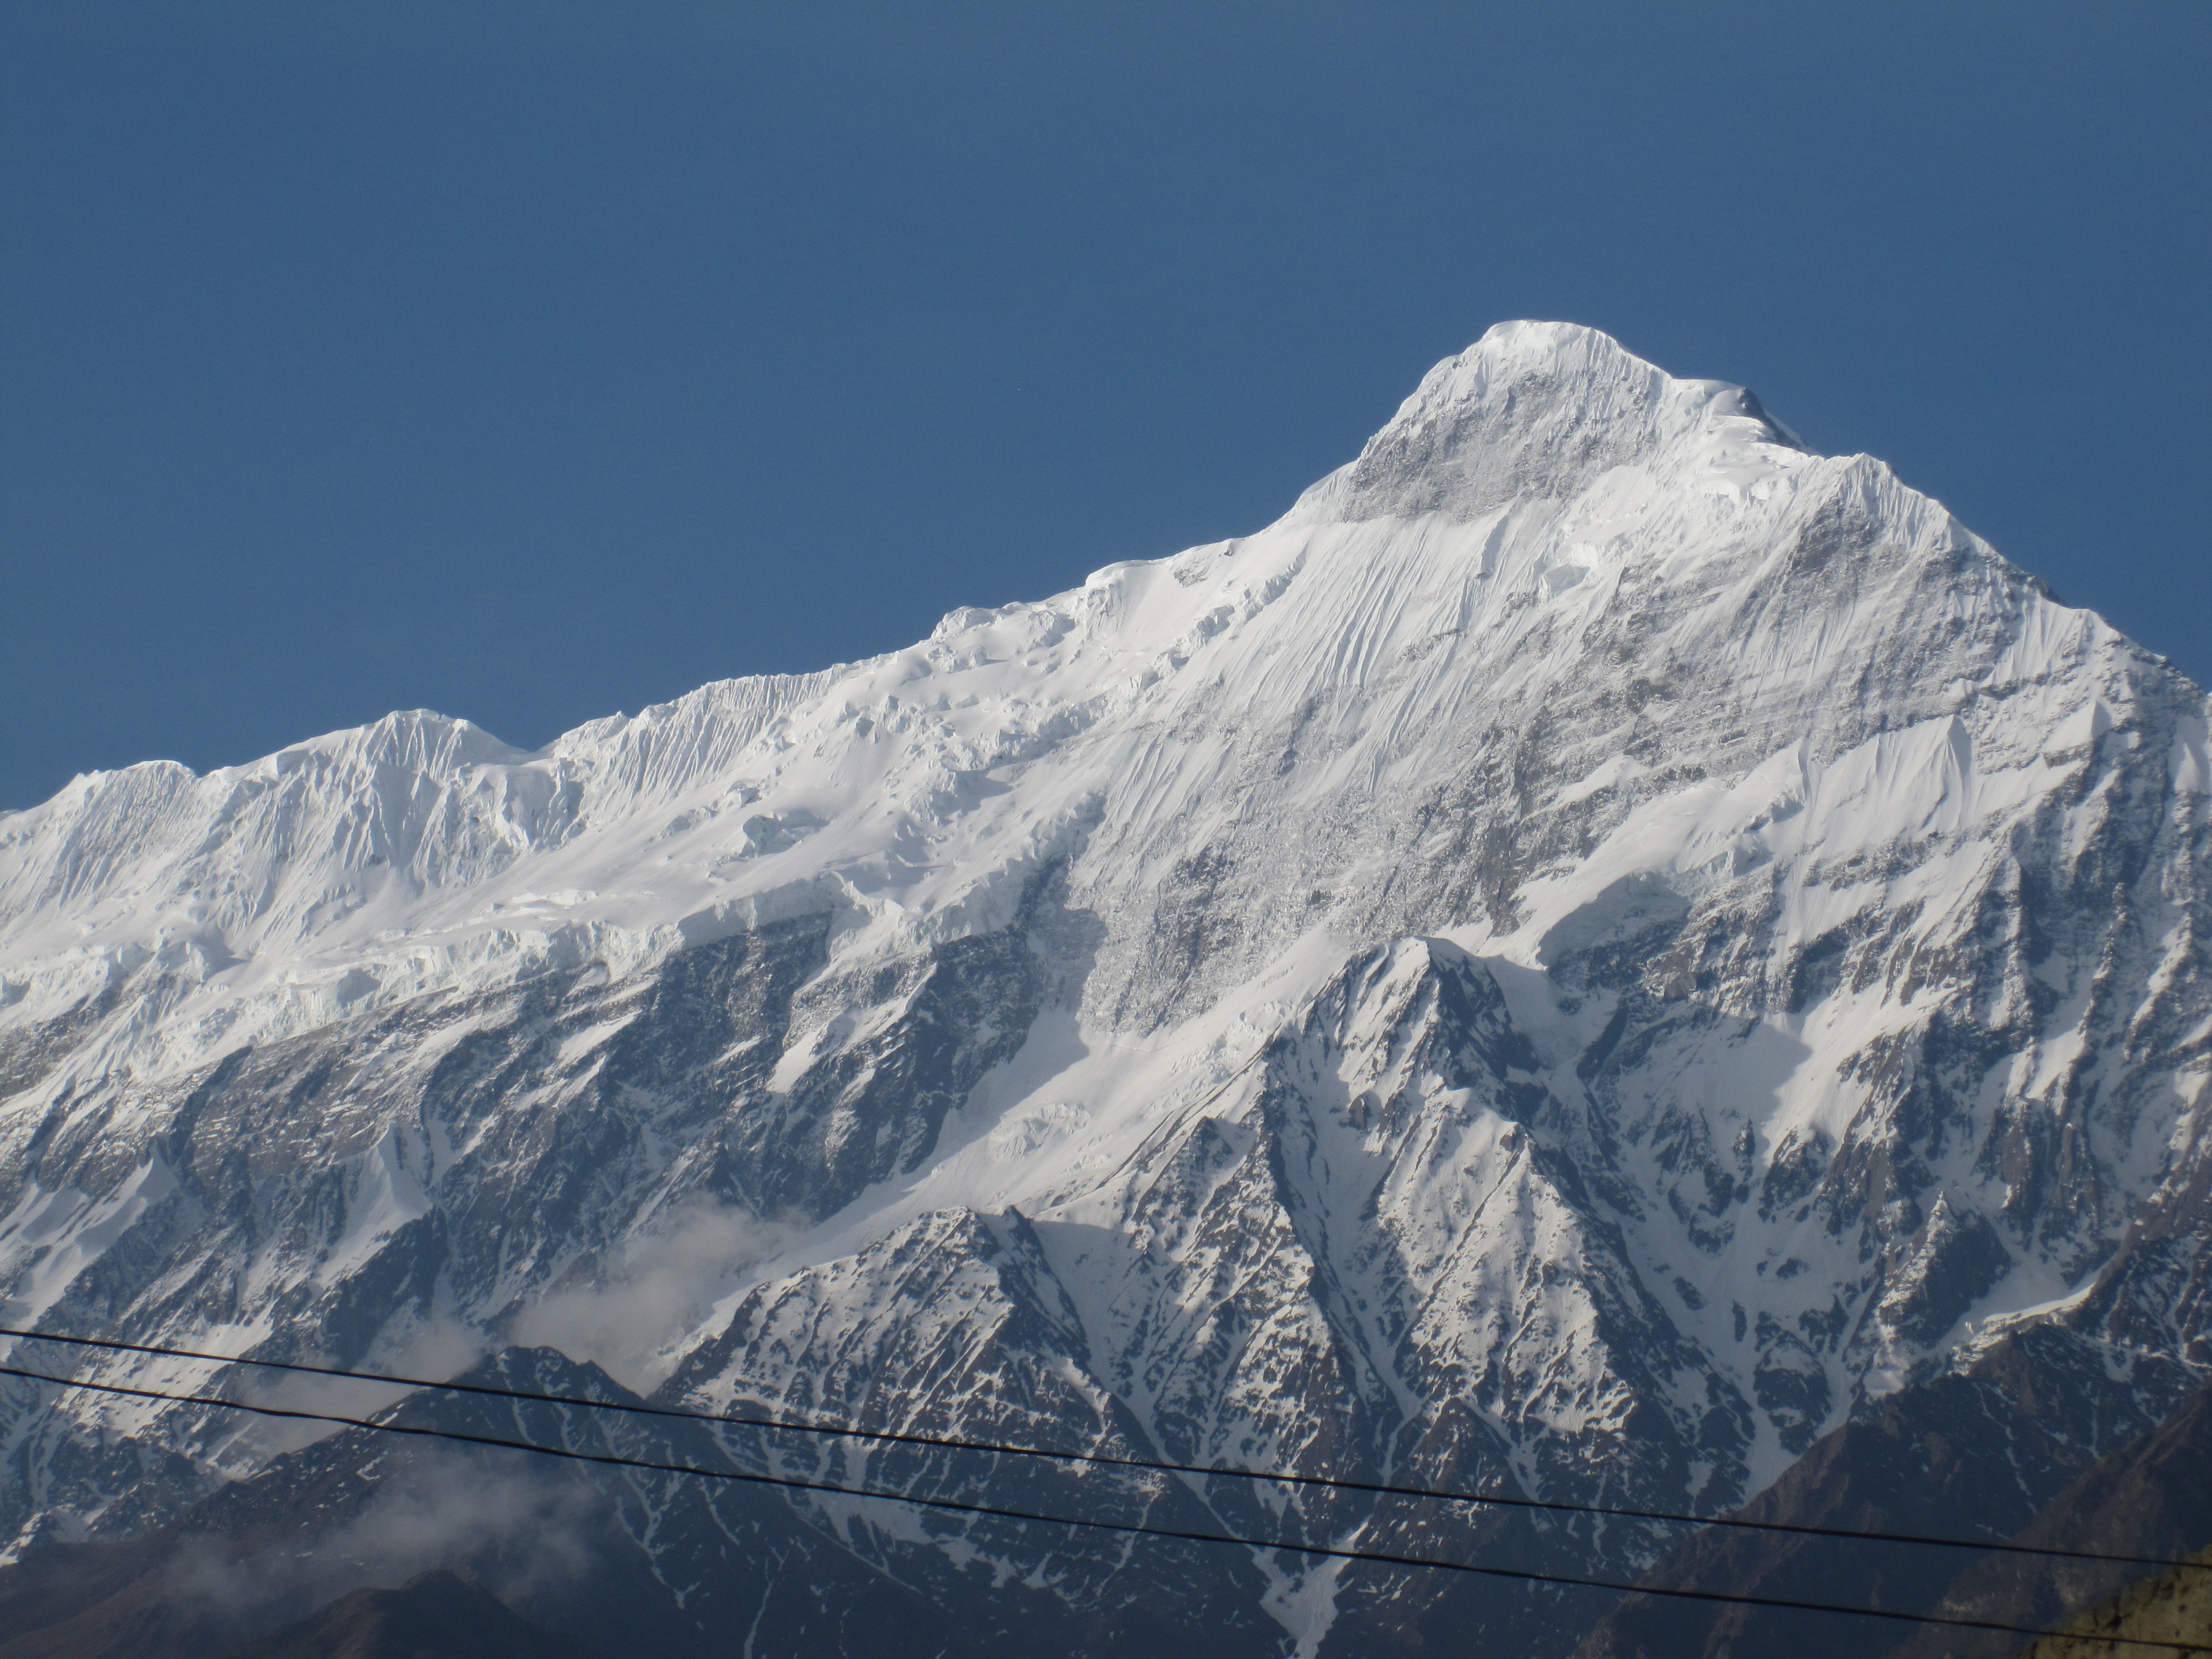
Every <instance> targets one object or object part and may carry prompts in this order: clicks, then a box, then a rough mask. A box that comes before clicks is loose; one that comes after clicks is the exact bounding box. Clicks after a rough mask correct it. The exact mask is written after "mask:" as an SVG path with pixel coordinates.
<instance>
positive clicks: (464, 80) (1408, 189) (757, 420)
mask: <svg viewBox="0 0 2212 1659" xmlns="http://www.w3.org/2000/svg"><path fill="white" fill-rule="evenodd" d="M2208 88H2212V4H2207V3H2203V0H2170V3H2162V4H2126V3H2112V0H2106V3H2100V4H2096V5H2088V4H2071V3H2069V4H2063V5H2045V4H2037V3H2033V0H2002V3H1995V4H1989V5H1972V4H1963V3H1960V4H1940V3H1937V4H1929V3H1911V4H1902V3H1900V4H1881V3H1870V0H1869V3H1852V4H1844V3H1833V4H1819V3H1803V4H1788V5H1774V4H1771V3H1768V4H1759V5H1748V4H1747V5H1723V4H1707V5H1699V4H1690V3H1684V4H1671V3H1670V4H1662V5H1652V4H1648V3H1643V0H1638V3H1621V4H1587V5H1577V4H1572V3H1565V0H1545V3H1541V4H1538V3H1533V0H1532V3H1528V4H1522V5H1516V6H1486V5H1479V4H1472V3H1464V4H1448V5H1447V4H1438V5H1421V4H1412V3H1391V0H1358V3H1349V0H1347V3H1344V4H1327V5H1325V4H1299V3H1294V0H1268V3H1260V4H1252V5H1235V4H1207V3H1203V0H1176V3H1164V4H1157V5H1155V4H1147V3H1143V0H1102V3H1098V4H1095V5H1083V4H1074V3H1061V4H1048V3H1026V4H1004V5H981V4H973V5H954V4H927V3H908V4H900V5H881V6H866V5H839V4H836V3H829V0H806V3H804V4H793V3H790V0H777V3H773V4H763V5H757V6H753V5H741V4H725V5H686V4H674V3H667V4H661V3H653V0H608V3H604V4H598V5H572V4H564V3H559V0H510V3H487V0H436V3H430V4H414V3H410V0H358V3H352V4H343V5H339V4H324V3H314V0H276V3H266V4H236V3H226V0H179V3H174V4H169V5H162V6H126V5H112V4H105V3H100V0H62V3H52V4H49V3H40V0H7V3H5V4H4V5H0V805H28V804H30V803H31V802H33V801H34V800H37V799H41V798H43V797H44V796H46V795H47V794H49V793H52V791H53V790H54V789H56V788H58V787H60V785H61V784H62V783H63V782H64V781H66V780H67V779H68V777H69V776H70V774H71V773H73V772H76V771H79V770H83V769H91V768H95V767H112V766H117V765H121V764H125V763H129V762H131V761H134V760H140V759H145V758H149V757H157V756H167V757H174V758H177V759H179V760H183V761H185V762H186V763H190V764H191V765H193V766H195V767H200V768H205V767H209V766H216V765H223V764H228V763H235V762H239V761H243V760H246V759H250V758H252V757H254V756H257V755H259V754H262V753H264V752H266V751H268V750H272V749H275V748H277V747H279V746H281V745H282V744H285V743H287V742H289V741H293V740H295V739H297V738H303V737H307V736H310V735H312V734H313V733H315V732H321V731H325V730H329V729H331V728H333V727H336V726H347V725H353V724H357V723H360V722H362V721H365V720H372V719H374V717H375V716H376V715H378V714H380V713H382V712H383V711H385V710H386V709H387V708H408V707H428V708H438V709H441V710H443V711H444V712H446V713H447V714H459V715H465V716H467V717H468V718H470V719H471V720H476V721H477V722H478V723H479V724H480V725H483V726H487V727H489V729H490V730H492V731H493V732H497V733H498V734H500V735H501V736H502V737H504V738H507V739H508V740H509V741H511V742H514V743H519V744H530V745H534V744H541V743H544V742H545V741H546V740H547V739H549V738H551V737H552V736H553V735H554V734H555V733H556V732H559V731H561V730H562V729H563V728H565V727H567V726H570V725H573V724H575V723H576V722H578V721H580V720H585V719H588V718H590V717H592V716H594V715H598V714H607V713H611V712H612V711H614V710H616V709H635V708H638V707H639V706H641V704H644V703H647V702H655V701H659V700H661V699H664V698H666V697H670V696H675V695H678V694H679V693H681V692H683V691H684V690H688V689H690V687H692V686H694V685H696V684H699V683H701V682H702V681H704V680H708V679H711V678H720V677H722V676H726V675H732V674H742V673H748V672H756V671H767V670H796V669H805V668H811V667H817V666H820V665H824V664H827V663H829V662H831V661H835V660H839V659H852V658H854V657H858V656H862V655H866V654H868V653H874V652H878V651H882V650H886V649H890V648H893V647H897V646H900V645H902V644H905V643H908V642H909V641H912V640H914V639H915V638H918V637H920V636H921V635H923V634H925V633H927V630H928V629H929V628H930V627H931V626H932V625H933V623H934V622H935V620H936V618H937V617H938V616H939V614H940V613H941V612H943V611H945V610H948V609H950V608H951V607H952V606H954V605H965V604H1000V603H1004V602H1006V601H1008V600H1011V599H1023V598H1038V597H1042V596H1043V595H1045V594H1047V593H1049V592H1054V591H1055V590H1057V589H1060V588H1062V587H1065V586H1069V585H1071V584H1073V583H1075V582H1078V581H1079V580H1081V579H1082V577H1083V576H1084V574H1085V573H1086V572H1088V571H1089V570H1091V569H1092V568H1096V567H1097V566H1099V565H1102V564H1105V563H1108V562H1112V561H1114V560H1116V559H1122V558H1133V557H1150V556H1158V555H1161V554H1164V553H1169V552H1172V551H1174V550H1176V549H1178V548H1180V547H1182V546H1186V545H1188V544H1194V543H1197V542H1202V541H1208V540H1212V539H1214V538H1219V537H1223V536H1228V535H1233V534H1237V533H1239V532H1244V531H1249V530H1253V529H1256V528H1258V527H1259V526H1261V525H1262V524H1264V523H1265V522H1267V520H1270V519H1272V518H1273V517H1274V516H1275V515H1276V514H1277V513H1279V512H1280V511H1281V510H1282V508H1283V507H1285V506H1286V505H1287V504H1288V503H1289V501H1291V498H1292V497H1293V496H1294V495H1296V494H1297V491H1298V490H1299V489H1301V488H1303V487H1304V485H1305V484H1306V483H1309V482H1310V481H1311V480H1312V479H1314V478H1315V477H1318V476H1320V475H1321V474H1322V473H1323V472H1325V471H1328V469H1329V468H1330V467H1332V466H1334V465H1337V464H1339V463H1340V462H1341V461H1343V460H1346V459H1349V458H1350V457H1351V456H1352V454H1353V453H1356V452H1357V450H1358V446H1359V443H1360V441H1362V439H1363V438H1364V436H1365V435H1367V434H1368V433H1369V432H1370V431H1371V430H1372V429H1373V428H1375V427H1376V426H1377V425H1379V424H1380V423H1381V422H1383V420H1384V419H1386V418H1387V417H1388V416H1389V413H1390V411H1391V410H1393V409H1394V408H1395V405H1396V404H1397V402H1398V400H1399V399H1400V398H1402V397H1403V396H1404V395H1405V394H1406V393H1407V392H1408V391H1410V390H1411V389H1412V387H1413V383H1414V382H1415V380H1418V379H1419V375H1420V374H1421V373H1422V371H1423V370H1424V369H1425V368H1427V367H1428V366H1429V365H1430V364H1431V362H1434V361H1435V360H1436V359H1437V358H1439V357H1441V356H1445V355H1446V354H1448V353H1449V352H1452V351H1455V350H1457V349H1460V348H1461V347H1462V346H1464V345H1465V344H1467V343H1468V342H1469V341H1471V340H1473V339H1474V337H1476V336H1478V335H1480V333H1481V332H1482V331H1483V330H1484V329H1486V327H1488V326H1489V325H1491V324H1492V323H1494V322H1497V321H1498V320H1500V319H1506V318H1512V317H1524V316H1525V317H1547V318H1565V319H1571V320H1574V321H1577V322H1583V323H1589V324H1593V325H1596V326H1598V327H1601V328H1604V329H1606V330H1607V331H1610V332H1612V333H1613V334H1615V335H1617V336H1618V337H1620V339H1621V340H1622V341H1623V342H1624V343H1626V344H1627V345H1628V346H1629V347H1630V348H1631V349H1633V350H1635V351H1638V352H1640V353H1642V354H1643V355H1644V356H1648V357H1650V358H1651V359H1652V360H1654V361H1655V362H1658V363H1659V364H1661V365H1662V367H1664V368H1668V369H1670V370H1672V371H1674V373H1677V374H1695V375H1705V376H1711V377H1716V378H1719V379H1724V380H1738V381H1742V382H1745V383H1747V384H1748V385H1750V386H1753V387H1754V388H1755V389H1756V390H1757V391H1758V392H1759V394H1760V396H1761V397H1762V398H1765V401H1766V403H1767V404H1768V405H1769V406H1770V407H1771V408H1772V409H1773V410H1775V412H1776V413H1777V414H1778V415H1779V416H1781V417H1782V418H1783V419H1784V420H1785V421H1787V422H1790V424H1791V425H1793V426H1794V427H1796V428H1797V429H1798V430H1799V431H1800V432H1801V433H1802V434H1803V435H1805V436H1806V438H1807V439H1808V441H1810V442H1811V443H1813V444H1814V446H1815V447H1820V448H1821V449H1825V450H1828V451H1831V452H1848V451H1851V450H1867V451H1870V452H1872V453H1875V454H1878V455H1881V456H1882V457H1884V458H1885V459H1888V460H1889V461H1890V462H1892V463H1893V465H1895V466H1896V467H1897V469H1898V471H1899V472H1900V473H1901V474H1902V475H1903V476H1904V477H1905V479H1906V480H1907V481H1908V482H1910V483H1913V484H1915V485H1917V486H1918V487H1919V488H1921V489H1926V490H1928V491H1929V492H1931V493H1933V494H1935V495H1938V496H1940V497H1941V498H1942V499H1943V500H1944V501H1947V502H1948V503H1949V504H1950V505H1951V506H1952V507H1954V509H1955V510H1957V511H1958V512H1959V513H1960V515H1961V516H1962V517H1963V518H1964V519H1965V520H1966V522H1967V523H1969V524H1970V525H1972V526H1974V527H1975V528H1976V529H1978V530H1979V531H1980V532H1983V533H1984V535H1987V536H1988V537H1990V538H1991V539H1992V540H1993V541H1995V542H1996V544H1997V545H1998V546H1999V547H2001V548H2002V549H2003V550H2005V551H2006V552H2008V554H2010V555H2011V556H2013V557H2015V559H2017V560H2018V561H2019V562H2021V563H2023V564H2025V565H2027V566H2028V567H2029V568H2033V569H2034V570H2037V571H2039V572H2040V573H2041V574H2044V575H2045V576H2047V577H2049V578H2050V579H2051V580H2052V581H2053V582H2054V583H2055V584H2056V586H2057V588H2058V590H2059V592H2060V593H2061V594H2062V596H2063V597H2064V598H2066V599H2069V600H2070V601H2071V602H2073V603H2076V604H2087V605H2094V606H2096V607H2097V608H2099V609H2100V610H2102V611H2105V613H2106V615H2108V616H2110V617H2112V619H2113V620H2114V621H2115V622H2117V623H2118V624H2119V625H2120V626H2122V627H2123V628H2124V629H2127V630H2128V631H2130V633H2132V634H2134V635H2136V637H2137V638H2139V639H2141V640H2142V641H2144V642H2145V643H2147V644H2148V645H2150V646H2151V647H2154V648H2155V649H2158V650H2160V651H2163V652H2165V653H2168V654H2169V655H2171V656H2172V657H2173V658H2174V659H2176V660H2177V661H2178V662H2179V663H2180V664H2181V665H2182V666H2183V667H2185V669H2187V670H2188V671H2190V672H2191V674H2193V675H2195V676H2196V677H2197V678H2198V679H2199V680H2212V571H2208V567H2207V553H2208V551H2212V547H2208V533H2207V532H2208V526H2212V514H2208V510H2207V480H2208V477H2212V467H2208V465H2207V454H2208V438H2212V421H2208V415H2207V407H2208V398H2207V388H2208V371H2209V370H2212V307H2208V301H2212V232H2208V224H2207V220H2208V214H2212V115H2208V109H2212V91H2208Z"/></svg>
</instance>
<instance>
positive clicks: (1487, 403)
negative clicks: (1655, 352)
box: [1294, 321, 1800, 522]
mask: <svg viewBox="0 0 2212 1659" xmlns="http://www.w3.org/2000/svg"><path fill="white" fill-rule="evenodd" d="M1729 420H1740V421H1748V422H1755V423H1756V427H1755V428H1747V429H1745V430H1742V431H1741V432H1739V433H1737V434H1735V435H1737V436H1749V437H1752V438H1753V440H1754V441H1763V442H1769V443H1775V444H1781V445H1784V446H1787V447H1791V448H1796V447H1800V446H1799V445H1798V444H1797V443H1796V441H1795V440H1794V438H1793V437H1792V436H1791V435H1790V434H1789V433H1788V432H1786V431H1785V430H1784V428H1781V427H1779V426H1778V425H1776V424H1775V423H1774V422H1772V421H1771V420H1769V419H1768V418H1767V416H1766V413H1765V410H1764V409H1762V408H1761V407H1760V405H1759V399H1758V398H1756V397H1754V396H1753V394H1752V393H1751V392H1747V391H1746V390H1745V389H1744V388H1743V387H1741V386H1731V385H1729V384H1728V383H1727V382H1725V381H1720V380H1676V379H1675V378H1674V376H1672V375H1670V374H1667V373H1666V372H1665V371H1664V370H1662V369H1660V368H1656V367H1655V366H1654V365H1652V364H1650V363H1648V362H1644V359H1642V358H1641V357H1638V356H1636V355H1635V354H1634V353H1632V352H1631V351H1629V350H1628V349H1626V347H1624V346H1623V345H1622V344H1621V343H1620V342H1619V341H1618V340H1616V339H1614V338H1613V337H1612V336H1611V335H1610V334H1607V333H1605V332H1604V331H1602V330H1600V329H1595V328H1589V327H1586V326H1584V325H1581V324H1578V323H1559V322H1537V321H1517V322H1508V323H1499V324H1498V325H1495V326H1494V327H1492V328H1491V329H1490V330H1489V331H1487V332H1486V333H1485V334H1484V335H1483V337H1481V338H1480V339H1479V340H1477V341H1476V342H1475V343H1474V344H1473V345H1471V346H1469V347H1468V349H1466V350H1464V351H1462V352H1460V353H1459V354H1457V355H1456V356H1450V357H1447V358H1445V359H1444V360H1443V362H1440V363H1438V364H1437V366H1436V367H1435V368H1431V370H1430V371H1429V372H1428V373H1427V374H1425V375H1423V376H1422V377H1421V383H1420V384H1419V386H1416V387H1415V388H1414V389H1413V395H1412V396H1411V397H1409V398H1407V399H1406V401H1405V402H1404V403H1403V404H1400V405H1399V407H1398V412H1397V413H1396V414H1395V416H1392V417H1391V418H1390V421H1389V424H1387V425H1386V426H1384V427H1383V429H1382V430H1381V431H1379V432H1377V433H1376V435H1374V436H1373V437H1372V438H1370V439H1369V440H1368V441H1367V445H1366V447H1365V448H1364V449H1363V450H1361V451H1360V453H1359V458H1358V459H1357V460H1355V461H1353V462H1352V463H1351V464H1350V465H1347V466H1345V467H1341V468H1340V469H1339V470H1338V471H1335V472H1333V473H1331V474H1330V475H1329V476H1328V477H1327V478H1324V479H1322V481H1321V483H1317V484H1316V485H1315V486H1314V487H1313V488H1312V489H1310V490H1308V491H1307V492H1306V493H1305V495H1304V496H1302V497H1301V498H1300V499H1299V502H1298V506H1297V508H1296V509H1294V510H1295V511H1296V512H1297V513H1298V514H1299V515H1300V516H1301V517H1305V518H1310V519H1316V520H1336V521H1340V522H1356V521H1359V520H1370V519H1383V518H1417V517H1419V516H1420V515H1422V514H1424V513H1438V512H1441V513H1445V514H1447V515H1448V516H1449V517H1450V518H1452V519H1454V520H1461V521H1464V520H1470V519H1479V518H1480V517H1482V516H1483V515H1484V514H1485V513H1491V512H1493V511H1495V510H1496V509H1498V507H1503V506H1504V505H1505V504H1506V503H1508V502H1510V501H1516V500H1526V499H1529V498H1532V497H1534V498H1546V497H1559V496H1563V495H1572V494H1574V493H1576V492H1577V490H1579V489H1582V488H1583V487H1584V486H1585V485H1586V484H1588V483H1589V481H1590V480H1591V479H1593V478H1594V477H1596V476H1597V475H1598V474H1599V473H1601V472H1603V471H1607V469H1608V468H1611V467H1614V466H1620V465H1631V464H1633V463H1637V462H1639V461H1644V460H1646V459H1650V457H1652V456H1653V455H1655V454H1656V453H1657V452H1659V451H1662V450H1664V449H1667V448H1669V447H1674V446H1677V445H1680V444H1681V443H1683V442H1685V441H1692V440H1694V439H1697V438H1699V437H1705V436H1710V435H1713V434H1714V433H1715V431H1716V428H1717V422H1723V421H1729Z"/></svg>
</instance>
